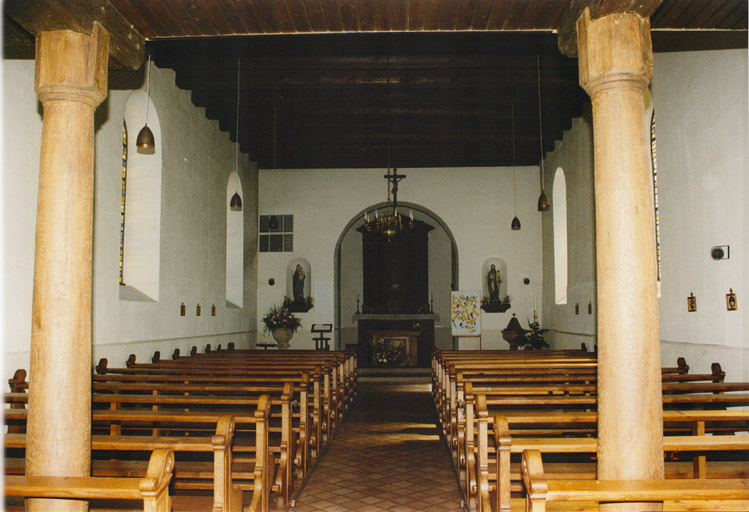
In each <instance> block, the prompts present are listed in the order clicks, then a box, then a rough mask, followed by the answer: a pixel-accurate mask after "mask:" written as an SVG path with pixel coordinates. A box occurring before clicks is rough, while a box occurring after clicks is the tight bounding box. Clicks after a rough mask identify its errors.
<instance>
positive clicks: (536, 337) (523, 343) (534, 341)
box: [517, 320, 549, 350]
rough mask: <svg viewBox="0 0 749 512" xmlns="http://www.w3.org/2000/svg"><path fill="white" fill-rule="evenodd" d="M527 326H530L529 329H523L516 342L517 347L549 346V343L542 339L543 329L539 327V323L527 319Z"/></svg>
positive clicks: (538, 347)
mask: <svg viewBox="0 0 749 512" xmlns="http://www.w3.org/2000/svg"><path fill="white" fill-rule="evenodd" d="M528 327H530V329H528V330H526V331H524V333H523V337H521V338H520V341H519V343H518V344H517V348H519V349H520V348H523V349H525V350H541V349H544V348H549V344H548V343H546V340H544V331H545V329H541V324H539V323H538V322H531V321H530V320H528Z"/></svg>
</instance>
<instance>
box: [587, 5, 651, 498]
mask: <svg viewBox="0 0 749 512" xmlns="http://www.w3.org/2000/svg"><path fill="white" fill-rule="evenodd" d="M577 50H578V59H579V61H578V62H579V70H580V84H581V85H582V86H583V88H584V89H585V90H586V91H587V92H588V94H589V95H590V97H591V100H592V104H593V139H594V162H595V203H596V253H597V265H598V270H597V272H598V275H597V282H598V411H599V415H598V438H599V451H598V478H600V479H661V478H663V471H664V469H663V403H662V391H661V357H660V339H659V324H658V298H657V291H656V262H655V257H656V256H655V233H654V209H653V177H652V173H651V169H650V150H649V147H650V138H649V132H648V128H647V127H648V126H649V125H648V123H646V122H645V118H644V105H643V92H644V90H645V88H646V87H647V85H648V83H649V81H650V78H651V76H652V70H653V54H652V47H651V41H650V22H649V19H648V18H646V17H642V16H639V15H638V14H634V13H626V14H609V15H607V16H603V17H601V18H598V19H591V16H590V11H589V10H588V9H585V11H584V12H583V14H582V16H581V17H580V19H579V20H578V22H577ZM601 510H616V511H624V510H626V511H638V512H640V511H642V510H654V505H653V504H609V505H602V507H601Z"/></svg>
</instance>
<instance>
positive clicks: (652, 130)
mask: <svg viewBox="0 0 749 512" xmlns="http://www.w3.org/2000/svg"><path fill="white" fill-rule="evenodd" d="M650 160H651V163H652V168H653V205H654V207H655V258H656V264H657V268H656V272H657V277H658V281H659V282H660V280H661V233H660V219H659V218H658V160H657V158H656V151H655V109H653V115H652V116H651V117H650Z"/></svg>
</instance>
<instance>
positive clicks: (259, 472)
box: [5, 396, 273, 512]
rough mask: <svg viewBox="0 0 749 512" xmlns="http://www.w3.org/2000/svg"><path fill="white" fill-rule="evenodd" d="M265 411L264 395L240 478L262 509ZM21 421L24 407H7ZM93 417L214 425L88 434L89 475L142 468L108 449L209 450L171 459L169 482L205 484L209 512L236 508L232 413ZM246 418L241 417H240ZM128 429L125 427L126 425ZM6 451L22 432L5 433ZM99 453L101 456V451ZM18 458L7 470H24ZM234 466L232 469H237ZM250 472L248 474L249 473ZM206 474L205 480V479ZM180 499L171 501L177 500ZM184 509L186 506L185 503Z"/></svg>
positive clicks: (266, 467)
mask: <svg viewBox="0 0 749 512" xmlns="http://www.w3.org/2000/svg"><path fill="white" fill-rule="evenodd" d="M269 413H270V403H269V398H268V397H267V396H266V397H264V399H263V400H262V401H261V403H260V404H259V405H258V408H257V410H255V412H254V413H253V415H252V416H253V417H252V422H253V423H254V424H255V432H254V442H255V447H254V448H255V450H254V451H255V454H256V457H255V460H254V461H253V464H252V467H251V468H249V469H248V470H244V471H242V472H241V478H242V480H243V481H249V484H245V485H243V486H242V487H244V488H245V489H248V490H251V491H252V501H251V508H250V510H253V511H260V512H267V511H268V510H269V508H270V489H271V486H272V483H273V464H272V461H271V460H270V454H269V451H268V433H267V427H268V416H269ZM8 419H10V420H12V421H25V419H26V410H20V409H16V410H12V411H6V421H7V420H8ZM93 421H94V423H97V422H102V421H106V422H107V423H112V424H114V423H116V424H117V431H118V432H119V431H120V430H122V428H123V426H125V425H140V426H141V427H140V428H141V430H142V429H143V425H150V424H167V423H170V424H175V425H183V427H182V428H190V427H187V426H185V425H191V424H194V423H204V424H209V425H215V426H216V427H215V433H214V434H213V435H211V436H205V435H203V436H200V435H197V436H195V435H191V436H189V437H185V436H163V435H159V436H153V435H121V434H94V435H92V450H94V452H95V454H94V456H93V457H92V472H93V475H94V476H109V477H112V476H134V475H140V474H141V473H143V471H144V469H145V468H143V467H142V465H141V464H140V462H139V461H138V460H137V458H136V460H129V459H128V460H115V461H112V460H108V459H107V456H108V455H113V456H116V458H117V459H121V458H122V457H119V456H117V454H116V453H111V454H110V452H129V454H130V455H132V454H133V453H137V452H142V451H150V450H153V449H169V450H172V451H174V452H178V453H212V458H213V461H212V462H205V463H204V462H200V461H193V460H184V461H183V460H177V461H176V464H175V471H174V479H175V481H174V482H173V486H174V488H175V489H190V490H194V489H206V490H212V491H213V502H212V508H211V510H212V511H213V512H224V511H225V512H241V510H242V489H241V488H240V486H239V485H235V482H236V480H235V479H234V478H233V472H232V467H233V458H232V450H231V448H232V441H233V439H234V433H235V430H234V427H235V422H234V417H233V416H230V415H225V414H217V413H208V414H198V413H190V412H187V411H174V412H163V411H150V410H149V411H133V410H131V411H94V412H93ZM246 421H247V420H246V419H245V422H246ZM126 430H127V428H126ZM5 447H6V452H7V450H8V449H11V450H12V449H24V448H25V447H26V435H25V434H18V433H14V434H7V435H6V436H5ZM101 454H104V458H102V457H101ZM23 462H24V461H23V459H8V458H6V474H14V473H23V467H24V464H23ZM236 473H237V471H235V472H234V474H236ZM248 473H249V475H248ZM206 479H207V480H206ZM177 503H181V501H180V500H178V501H175V508H176V504H177ZM187 509H188V510H189V507H188V508H187Z"/></svg>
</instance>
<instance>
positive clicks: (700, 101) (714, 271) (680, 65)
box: [543, 50, 749, 381]
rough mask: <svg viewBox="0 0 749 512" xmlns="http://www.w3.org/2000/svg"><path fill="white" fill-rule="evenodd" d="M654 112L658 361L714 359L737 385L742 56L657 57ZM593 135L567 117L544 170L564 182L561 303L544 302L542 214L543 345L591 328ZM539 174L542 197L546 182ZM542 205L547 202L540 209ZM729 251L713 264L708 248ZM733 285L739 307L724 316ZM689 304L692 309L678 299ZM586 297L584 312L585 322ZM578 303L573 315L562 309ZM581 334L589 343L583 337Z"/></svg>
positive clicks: (742, 244)
mask: <svg viewBox="0 0 749 512" xmlns="http://www.w3.org/2000/svg"><path fill="white" fill-rule="evenodd" d="M651 90H652V94H653V99H654V105H655V112H656V132H657V133H656V136H657V162H658V177H659V202H660V207H659V211H660V238H661V255H662V284H661V298H660V300H659V309H660V337H661V355H662V361H663V364H664V365H673V364H675V362H676V358H677V357H679V356H683V357H685V358H686V360H687V362H688V363H689V365H690V368H691V369H690V371H691V372H696V373H706V372H709V371H710V365H711V363H712V362H714V361H717V362H720V364H721V366H722V367H723V369H724V370H725V371H726V374H727V380H731V381H738V380H743V381H746V380H747V378H749V365H748V364H747V363H748V362H749V359H748V358H747V352H748V351H749V333H747V329H746V328H745V326H747V325H749V307H747V306H748V305H749V303H747V301H746V293H747V291H749V287H748V286H747V276H749V270H748V269H747V249H748V247H747V244H749V227H747V225H748V224H749V222H747V219H746V215H747V212H746V211H745V208H744V207H743V205H744V202H745V200H746V197H747V191H748V190H749V184H748V183H747V182H748V181H749V180H747V172H748V171H749V169H748V168H747V166H748V165H749V164H748V163H747V144H748V140H749V134H748V131H747V50H716V51H707V52H683V53H657V54H655V66H654V75H653V81H652V85H651ZM592 144H593V134H592V129H591V123H590V121H589V114H586V115H585V116H584V117H583V118H580V119H575V120H574V121H573V126H572V129H571V130H569V131H568V132H566V133H565V136H564V139H563V140H562V141H558V142H557V144H556V146H555V150H554V152H553V153H551V154H549V155H548V157H547V160H546V163H545V166H546V169H551V170H552V171H553V170H554V169H556V168H557V167H558V166H560V167H562V168H563V169H564V171H565V176H566V178H567V193H568V199H567V208H568V221H569V224H568V236H569V239H568V240H569V250H570V252H569V300H568V303H567V304H566V305H555V304H554V301H553V297H554V288H553V286H554V260H553V228H552V217H551V211H550V212H548V213H547V214H544V225H543V240H544V259H543V267H544V279H545V287H544V305H545V315H544V325H543V327H546V328H548V329H550V332H549V333H548V336H547V337H548V339H549V340H551V342H552V347H553V348H574V347H579V344H580V342H581V341H586V342H587V340H586V338H587V339H589V340H592V341H591V343H588V346H589V347H591V348H592V346H591V344H592V343H594V336H595V330H596V325H595V321H596V314H595V313H596V301H595V293H596V290H595V223H594V193H593V159H592V156H593V155H592V148H593V146H592ZM552 176H553V173H552V172H548V173H547V180H546V187H547V191H548V190H550V187H551V186H552ZM553 208H554V205H553V204H552V209H553ZM715 245H730V246H731V258H730V259H729V260H725V261H713V260H712V259H711V258H710V256H709V251H710V248H711V247H713V246H715ZM729 288H733V290H734V292H736V293H737V294H738V304H739V310H738V311H735V312H728V311H726V301H725V294H726V293H728V291H729ZM690 293H694V294H695V296H696V297H697V306H698V310H697V312H696V313H688V312H687V304H686V298H687V296H689V294H690ZM588 300H592V303H593V315H590V316H589V315H587V303H588ZM576 302H579V304H580V315H575V314H574V305H575V303H576ZM591 337H592V338H591Z"/></svg>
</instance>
